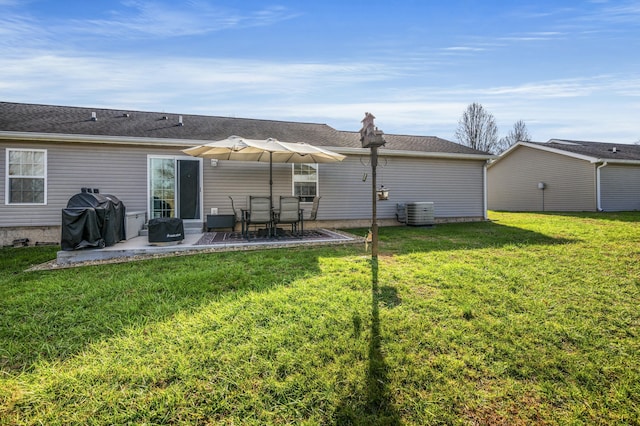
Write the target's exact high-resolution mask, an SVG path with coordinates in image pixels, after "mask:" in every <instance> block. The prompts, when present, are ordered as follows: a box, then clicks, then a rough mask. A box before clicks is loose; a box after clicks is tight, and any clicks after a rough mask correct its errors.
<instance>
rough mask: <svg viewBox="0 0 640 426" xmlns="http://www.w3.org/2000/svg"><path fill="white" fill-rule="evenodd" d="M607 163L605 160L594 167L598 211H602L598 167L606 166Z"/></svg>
mask: <svg viewBox="0 0 640 426" xmlns="http://www.w3.org/2000/svg"><path fill="white" fill-rule="evenodd" d="M608 165H609V164H608V163H607V162H606V161H605V162H604V163H602V164H600V165H599V166H598V167H597V168H596V204H597V205H596V208H597V209H598V211H599V212H601V211H602V196H601V195H602V189H601V188H600V183H601V180H600V169H602V168H604V167H607V166H608Z"/></svg>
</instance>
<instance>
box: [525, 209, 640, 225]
mask: <svg viewBox="0 0 640 426" xmlns="http://www.w3.org/2000/svg"><path fill="white" fill-rule="evenodd" d="M535 214H539V215H544V216H557V217H575V218H582V219H597V220H608V221H614V222H638V223H640V211H628V212H535Z"/></svg>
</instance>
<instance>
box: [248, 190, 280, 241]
mask: <svg viewBox="0 0 640 426" xmlns="http://www.w3.org/2000/svg"><path fill="white" fill-rule="evenodd" d="M243 221H244V224H245V226H244V227H243V228H244V232H245V237H246V238H247V239H248V238H249V226H250V225H267V235H268V236H271V225H272V223H273V218H272V216H271V198H269V197H254V196H249V210H247V211H245V214H244V217H243Z"/></svg>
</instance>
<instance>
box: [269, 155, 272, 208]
mask: <svg viewBox="0 0 640 426" xmlns="http://www.w3.org/2000/svg"><path fill="white" fill-rule="evenodd" d="M269 202H270V203H271V211H273V152H271V151H269Z"/></svg>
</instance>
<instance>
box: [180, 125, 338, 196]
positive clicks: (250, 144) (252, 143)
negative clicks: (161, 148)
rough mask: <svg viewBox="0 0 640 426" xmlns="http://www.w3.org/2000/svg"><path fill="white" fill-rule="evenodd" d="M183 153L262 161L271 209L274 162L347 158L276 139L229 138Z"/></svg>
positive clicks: (314, 147) (317, 148)
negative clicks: (266, 177) (266, 165)
mask: <svg viewBox="0 0 640 426" xmlns="http://www.w3.org/2000/svg"><path fill="white" fill-rule="evenodd" d="M182 152H184V153H185V154H188V155H191V156H194V157H202V158H208V159H217V160H232V161H261V162H268V163H269V195H270V197H271V204H272V206H271V207H273V163H330V162H336V161H342V160H344V159H345V158H346V157H345V156H344V155H342V154H338V153H335V152H332V151H329V150H326V149H323V148H319V147H317V146H314V145H310V144H307V143H303V142H280V141H278V140H277V139H273V138H269V139H266V140H259V139H245V138H242V137H240V136H229V137H228V138H227V139H223V140H220V141H215V142H210V143H208V144H204V145H199V146H195V147H193V148H188V149H185V150H183V151H182Z"/></svg>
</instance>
